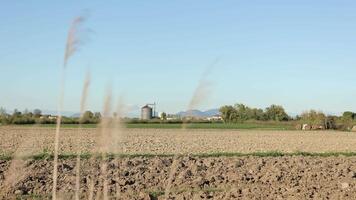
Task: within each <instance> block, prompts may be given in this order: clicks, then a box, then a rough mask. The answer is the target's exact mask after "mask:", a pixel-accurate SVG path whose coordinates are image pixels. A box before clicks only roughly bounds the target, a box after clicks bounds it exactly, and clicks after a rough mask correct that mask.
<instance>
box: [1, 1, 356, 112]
mask: <svg viewBox="0 0 356 200" xmlns="http://www.w3.org/2000/svg"><path fill="white" fill-rule="evenodd" d="M83 13H89V18H88V20H87V22H86V23H85V27H87V28H89V29H90V30H92V31H91V32H90V33H87V34H86V36H85V39H84V40H85V45H83V46H82V47H81V49H80V51H79V52H77V53H76V54H75V55H74V56H73V57H72V58H71V60H70V63H69V65H68V68H67V78H66V81H67V82H66V91H65V104H64V110H67V111H74V112H76V111H78V110H79V102H80V95H81V90H82V89H81V88H82V85H83V80H84V77H85V73H86V71H87V70H88V69H90V71H91V74H92V84H91V88H90V95H89V102H88V109H91V110H101V108H102V102H103V99H104V95H105V91H106V90H107V87H108V86H109V85H111V86H112V89H113V93H114V97H115V98H118V97H119V96H122V97H123V99H124V101H125V103H126V104H128V105H131V106H134V107H135V106H141V105H144V104H145V103H148V102H153V101H156V102H157V103H158V109H159V111H166V112H169V113H174V112H177V111H180V110H185V109H186V108H187V106H188V104H189V101H190V99H191V98H192V95H193V92H194V90H195V88H196V87H197V85H198V82H199V80H200V79H201V77H202V74H203V73H204V71H205V70H206V68H207V67H208V66H209V65H211V63H213V62H214V61H215V60H216V59H217V58H219V62H218V63H217V64H216V65H215V66H214V68H213V69H212V71H211V73H209V75H208V76H207V77H206V79H207V80H209V81H210V82H211V88H210V91H211V92H210V93H209V95H208V96H207V98H206V99H205V101H204V102H203V103H202V104H201V105H199V106H198V107H197V108H198V109H202V110H204V109H209V108H216V107H219V106H221V105H223V104H234V103H237V102H242V103H245V104H247V105H250V106H254V107H261V108H264V107H267V106H268V105H270V104H272V103H275V104H281V105H283V106H284V107H285V108H286V110H287V111H288V112H290V113H298V112H301V111H304V110H307V109H310V108H315V109H317V110H322V111H324V112H328V113H340V112H342V111H344V110H353V111H356V101H355V100H354V99H356V76H355V75H356V2H355V1H352V0H349V1H345V0H339V1H336V0H334V1H330V0H314V1H310V0H290V1H285V0H278V1H277V0H269V1H265V0H260V1H257V0H251V1H235V0H231V1H213V0H200V1H199V0H197V1H188V0H186V1H183V0H181V1H163V0H161V1H155V0H152V1H69V0H68V1H44V0H43V1H40V0H38V1H3V2H2V3H1V7H0V19H1V20H0V27H1V28H0V41H1V46H0V74H1V78H0V91H1V96H0V106H2V107H5V108H7V109H9V110H12V109H14V108H19V109H21V110H22V109H25V108H28V109H34V108H41V109H43V110H56V108H57V101H58V100H57V99H58V93H59V92H58V89H59V77H60V70H61V65H62V62H63V61H62V60H63V54H64V46H65V40H66V36H67V31H68V27H69V25H70V23H71V20H72V19H73V18H74V17H76V16H78V15H81V14H83Z"/></svg>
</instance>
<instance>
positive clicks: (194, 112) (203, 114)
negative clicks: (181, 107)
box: [176, 108, 220, 117]
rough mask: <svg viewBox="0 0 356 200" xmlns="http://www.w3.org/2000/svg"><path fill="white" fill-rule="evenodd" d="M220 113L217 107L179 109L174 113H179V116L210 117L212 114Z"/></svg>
mask: <svg viewBox="0 0 356 200" xmlns="http://www.w3.org/2000/svg"><path fill="white" fill-rule="evenodd" d="M218 114H220V112H219V109H217V108H216V109H210V110H206V111H200V110H187V111H181V112H178V113H177V114H176V115H179V116H181V117H187V116H191V117H211V116H214V115H218Z"/></svg>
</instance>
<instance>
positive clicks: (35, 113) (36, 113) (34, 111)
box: [33, 109, 42, 118]
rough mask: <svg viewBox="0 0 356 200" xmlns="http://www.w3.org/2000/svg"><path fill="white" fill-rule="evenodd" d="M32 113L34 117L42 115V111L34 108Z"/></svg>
mask: <svg viewBox="0 0 356 200" xmlns="http://www.w3.org/2000/svg"><path fill="white" fill-rule="evenodd" d="M33 114H34V115H35V117H36V118H38V117H41V116H42V111H41V110H40V109H34V110H33Z"/></svg>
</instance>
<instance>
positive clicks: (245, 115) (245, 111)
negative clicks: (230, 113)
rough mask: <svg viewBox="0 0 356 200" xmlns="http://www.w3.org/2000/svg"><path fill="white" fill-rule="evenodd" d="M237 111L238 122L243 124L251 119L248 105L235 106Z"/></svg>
mask: <svg viewBox="0 0 356 200" xmlns="http://www.w3.org/2000/svg"><path fill="white" fill-rule="evenodd" d="M234 108H235V111H236V117H237V118H236V119H235V120H237V121H240V122H243V121H246V120H248V119H249V118H250V117H251V112H250V110H251V109H250V108H249V107H247V106H246V105H244V104H242V103H240V104H235V106H234Z"/></svg>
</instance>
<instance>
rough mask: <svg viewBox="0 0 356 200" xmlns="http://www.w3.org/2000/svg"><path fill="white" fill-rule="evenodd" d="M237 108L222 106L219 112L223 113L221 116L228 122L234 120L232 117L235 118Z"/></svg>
mask: <svg viewBox="0 0 356 200" xmlns="http://www.w3.org/2000/svg"><path fill="white" fill-rule="evenodd" d="M234 111H235V109H234V107H232V106H227V105H225V106H222V107H221V108H220V109H219V112H220V113H221V117H222V119H223V121H224V122H225V123H226V122H232V118H233V116H232V115H233V113H234Z"/></svg>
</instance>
